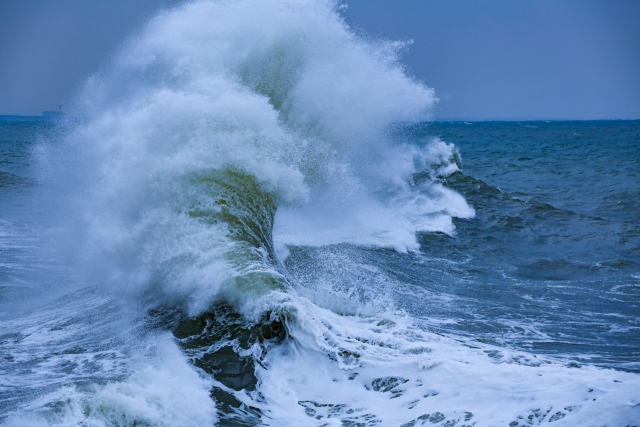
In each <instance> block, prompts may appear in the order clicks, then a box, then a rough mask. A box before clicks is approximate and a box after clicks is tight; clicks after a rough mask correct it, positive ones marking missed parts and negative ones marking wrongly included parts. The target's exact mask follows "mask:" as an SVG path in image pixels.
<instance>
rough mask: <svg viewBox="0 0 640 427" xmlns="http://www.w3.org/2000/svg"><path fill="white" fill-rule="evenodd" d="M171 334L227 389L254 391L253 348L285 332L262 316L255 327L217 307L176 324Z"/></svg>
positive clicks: (279, 338) (196, 362) (273, 339)
mask: <svg viewBox="0 0 640 427" xmlns="http://www.w3.org/2000/svg"><path fill="white" fill-rule="evenodd" d="M173 335H174V336H175V337H176V339H177V341H178V343H179V344H180V346H181V347H182V348H183V350H184V351H185V353H186V354H187V356H188V357H189V358H190V359H191V361H192V363H193V364H194V365H195V366H197V367H198V368H200V369H202V370H203V371H205V372H207V373H209V374H211V375H213V377H214V378H215V379H216V380H218V381H220V382H221V383H222V384H223V385H225V386H226V387H229V388H230V389H233V390H236V391H239V390H248V391H251V390H255V388H256V385H257V383H258V379H257V378H256V376H255V363H256V360H255V356H254V352H253V351H250V349H252V347H253V346H254V345H268V344H269V343H275V342H279V341H282V340H283V339H285V337H286V330H285V327H284V325H283V323H282V322H281V321H279V320H270V313H265V315H264V316H263V320H262V321H261V322H258V323H257V324H254V323H250V322H247V321H246V319H244V318H242V316H240V315H239V314H237V313H235V312H234V311H233V310H232V309H231V307H229V306H227V305H223V304H218V305H216V306H214V307H212V309H211V310H210V311H208V312H206V313H204V314H202V315H200V316H198V317H194V318H184V319H182V320H180V321H179V322H177V324H176V326H175V328H174V329H173Z"/></svg>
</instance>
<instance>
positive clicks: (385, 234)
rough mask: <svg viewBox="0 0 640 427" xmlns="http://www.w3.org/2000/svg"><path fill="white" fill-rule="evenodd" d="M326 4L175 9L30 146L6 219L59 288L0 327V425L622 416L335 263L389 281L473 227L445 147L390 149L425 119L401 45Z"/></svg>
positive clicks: (605, 420) (566, 379)
mask: <svg viewBox="0 0 640 427" xmlns="http://www.w3.org/2000/svg"><path fill="white" fill-rule="evenodd" d="M337 9H338V4H337V3H335V2H332V1H326V0H286V1H275V0H267V1H264V0H263V1H257V0H236V1H197V2H193V3H188V4H185V5H183V6H181V7H179V8H176V9H172V10H167V11H164V12H162V13H160V14H159V15H158V16H157V17H155V18H153V19H152V20H151V21H150V22H149V23H148V24H147V25H146V26H145V27H144V28H143V29H142V30H141V31H140V32H139V33H138V34H137V35H135V36H134V37H132V38H131V39H130V40H129V41H127V42H126V43H125V44H124V45H123V46H122V48H121V49H120V51H119V52H118V53H117V55H116V56H115V58H114V59H113V61H112V62H111V63H110V64H109V65H108V66H107V67H105V69H104V71H102V72H100V73H98V74H96V75H95V76H93V77H92V78H91V79H90V80H89V81H88V82H87V84H86V85H85V87H84V89H83V90H82V91H81V94H80V95H79V96H78V99H77V100H76V103H75V106H74V107H73V109H72V111H70V112H69V116H70V117H71V119H69V120H67V121H64V122H60V123H59V124H58V125H57V126H58V127H57V128H56V132H53V133H52V134H51V135H50V136H49V137H47V138H44V139H43V140H42V141H40V143H39V144H38V145H37V147H36V148H35V149H34V151H33V156H34V158H35V159H36V160H37V162H36V163H37V167H36V168H35V173H34V175H35V177H36V178H35V179H36V180H37V181H38V182H39V183H40V185H39V186H38V187H34V188H31V189H30V190H29V194H27V195H26V196H24V197H25V200H27V201H26V202H24V206H27V207H26V208H24V209H25V210H28V209H31V210H33V211H34V212H40V213H41V214H40V215H31V214H30V215H31V216H29V217H28V218H27V219H25V221H33V222H36V223H38V224H37V225H38V226H37V227H35V228H34V230H40V232H42V233H44V234H47V235H48V237H47V239H44V240H43V243H41V246H45V247H46V248H45V249H42V250H41V251H40V252H38V253H39V254H44V255H41V256H48V255H46V254H48V253H53V252H54V250H53V249H55V251H56V252H60V253H61V254H62V255H60V256H59V258H55V259H56V260H59V262H60V263H62V264H64V267H65V268H64V269H63V270H62V271H63V272H64V274H66V276H64V277H65V279H66V280H61V279H60V277H59V276H60V272H57V273H56V274H57V276H56V280H54V281H50V282H47V280H40V281H38V285H39V284H40V283H41V282H42V281H44V282H45V284H44V285H42V286H34V288H36V289H39V292H40V293H41V294H43V295H44V294H46V295H47V298H48V299H46V298H45V299H36V300H37V301H39V304H40V305H37V304H36V303H29V304H31V306H30V309H31V311H27V314H25V313H21V312H19V310H18V309H13V310H9V311H8V313H6V314H5V315H4V316H3V317H2V322H3V323H2V324H1V326H2V330H1V332H2V334H3V335H2V336H1V337H0V338H1V339H2V350H3V352H4V353H6V357H5V359H6V360H8V361H9V362H10V363H7V364H5V366H3V369H4V371H3V374H4V373H5V372H6V376H4V377H3V378H6V380H3V382H2V383H1V384H0V386H1V387H2V388H1V389H0V392H1V393H2V395H1V396H3V400H2V405H3V408H5V409H4V410H3V413H2V414H0V422H2V423H3V425H7V426H16V425H28V423H31V424H32V425H34V426H39V425H52V426H63V425H82V426H109V425H113V426H141V425H145V426H147V425H148V426H151V425H153V426H156V425H157V426H164V425H167V426H169V425H171V426H195V425H198V426H202V425H214V424H217V425H225V426H226V425H229V426H231V425H240V426H243V425H274V426H276V425H277V426H286V425H291V426H302V425H309V426H332V425H336V426H337V425H351V426H373V425H382V426H387V425H388V426H404V427H413V426H419V425H440V426H448V427H450V426H453V425H457V426H465V425H466V426H471V425H476V426H478V427H480V426H493V425H510V426H511V427H514V426H519V425H540V424H542V423H550V422H553V423H557V424H556V425H593V426H596V425H598V426H599V425H611V426H625V425H632V423H634V422H636V420H637V419H640V406H639V405H640V399H639V395H638V391H637V390H640V379H639V377H638V376H637V374H634V373H625V372H620V371H614V370H606V369H601V368H596V367H591V366H582V367H580V366H578V365H577V364H576V363H575V362H571V361H569V360H568V359H567V360H565V359H562V358H558V359H551V358H547V357H544V356H540V355H533V354H529V353H524V352H522V351H517V350H509V349H507V348H501V347H496V346H490V345H488V344H482V343H479V342H478V341H477V340H473V339H470V338H469V337H468V336H457V335H455V334H444V335H443V334H439V333H436V332H435V330H436V328H434V327H432V326H433V324H429V323H428V322H427V323H425V322H424V319H423V318H422V319H419V318H418V316H417V315H416V317H412V313H413V314H416V313H415V312H411V311H410V310H405V311H403V310H401V309H400V306H399V304H398V303H397V300H396V296H397V295H398V292H397V290H398V288H399V287H402V286H404V282H403V280H402V277H401V275H402V274H403V271H401V270H400V269H398V270H397V271H396V272H395V273H396V275H394V274H390V273H389V271H386V270H385V269H383V268H382V267H383V265H382V264H383V263H380V262H370V261H369V260H367V259H365V258H361V259H357V256H355V255H354V259H355V261H353V260H351V259H349V260H345V259H344V257H342V256H341V255H340V250H345V248H346V250H349V248H351V249H352V251H351V252H352V253H354V254H355V253H356V250H355V248H358V249H362V248H367V249H372V248H373V249H372V250H377V251H380V252H381V253H387V254H394V256H395V254H397V255H398V256H404V257H406V258H403V261H402V262H403V263H405V264H408V260H415V259H416V258H417V257H420V256H422V255H421V252H420V250H421V240H420V239H421V237H420V236H425V235H432V236H436V237H437V236H450V237H451V236H455V234H456V227H455V224H454V221H455V219H456V218H458V219H471V218H473V217H474V215H475V214H476V211H475V210H474V209H473V208H472V207H471V206H470V205H469V203H468V202H467V200H466V199H465V198H464V197H463V196H462V195H461V194H460V193H459V192H458V191H457V190H456V189H455V187H454V186H452V185H450V183H449V182H448V180H449V181H451V182H455V180H456V179H459V177H460V175H461V174H460V168H461V167H462V164H461V161H460V155H459V153H458V151H457V149H456V147H455V146H454V145H453V144H450V143H447V142H445V141H444V140H442V139H440V138H436V137H430V138H428V139H426V140H420V141H418V142H416V141H413V142H407V141H404V140H402V138H397V127H398V126H400V125H399V123H413V122H418V121H421V120H425V119H427V118H428V117H429V116H428V115H429V111H430V108H431V107H432V106H433V104H434V103H435V102H436V98H435V95H434V92H433V91H432V90H431V89H429V88H427V87H426V86H424V85H423V84H421V83H420V82H417V81H415V80H412V79H411V78H409V77H407V75H406V74H405V72H404V69H403V67H402V65H401V64H400V62H399V52H400V51H401V49H402V48H403V45H402V44H401V43H396V42H390V41H385V40H373V39H367V38H365V37H361V36H357V35H356V34H354V32H353V31H351V30H350V29H349V27H348V26H347V25H346V24H345V22H344V21H343V20H342V18H341V17H340V15H339V13H338V10H337ZM401 127H402V126H401ZM456 177H458V178H456ZM472 184H473V185H476V183H475V182H473V183H472ZM479 187H481V185H479ZM487 187H488V186H487ZM474 188H475V187H474ZM490 190H491V191H492V194H493V193H496V191H497V192H498V193H499V191H498V190H496V189H490ZM20 203H22V202H20ZM20 203H18V204H16V206H22V205H20ZM43 206H45V207H46V215H42V211H43V209H42V207H43ZM536 206H537V207H538V208H539V210H543V211H544V210H545V209H546V210H549V209H550V208H546V207H545V206H544V205H542V204H539V205H536ZM18 210H19V209H18ZM14 219H15V218H14ZM16 221H17V220H16ZM1 224H2V230H10V229H11V227H10V224H9V223H7V227H5V226H4V224H5V223H4V222H3V223H1ZM42 224H44V225H42ZM3 233H4V232H3ZM7 233H8V232H7ZM5 234H6V233H5ZM5 234H3V235H2V236H0V238H2V240H1V241H0V242H1V243H2V245H3V246H2V247H1V248H0V250H4V248H5V243H4V242H5V240H6V238H5ZM7 236H8V234H7ZM9 237H10V236H9ZM9 237H7V238H9ZM12 244H13V243H12ZM313 249H317V250H318V251H319V252H317V253H315V255H314V253H313ZM305 251H306V252H305ZM384 251H386V252H384ZM287 256H290V258H291V260H290V261H288V260H287ZM305 257H307V258H308V259H307V261H308V262H307V263H306V264H305ZM410 257H413V258H410ZM388 258H391V256H390V255H389V257H388ZM420 259H421V260H422V261H421V262H423V263H427V261H424V259H423V258H420ZM442 259H447V262H450V263H451V264H452V265H453V264H456V263H457V262H458V261H449V260H448V258H447V257H446V256H443V257H442ZM438 260H439V258H438ZM438 260H435V261H434V260H433V259H432V260H431V261H429V262H440V261H438ZM352 261H353V262H352ZM287 262H289V264H287ZM319 262H322V263H324V267H323V268H324V269H325V270H327V271H331V272H332V273H331V274H319V273H318V271H320V269H318V270H314V269H315V267H314V266H318V265H319V264H318V263H319ZM412 262H413V261H412ZM442 262H445V261H442ZM331 263H333V264H331ZM301 264H302V265H303V266H304V265H307V268H308V269H311V270H313V271H309V270H307V271H305V268H304V267H300V265H301ZM292 267H293V268H292ZM9 268H12V267H11V266H9ZM42 271H45V272H48V271H49V270H47V267H46V266H44V267H42ZM51 271H53V270H51ZM13 273H15V271H14V272H13ZM13 273H12V274H13ZM316 273H318V274H316ZM16 274H17V273H16ZM47 274H48V273H43V274H42V278H44V279H46V278H47V277H48V276H47ZM42 278H41V279H42ZM407 289H408V288H405V289H404V290H403V292H405V294H406V293H407ZM0 291H1V290H0ZM423 291H424V290H423ZM429 295H431V296H433V299H430V298H425V296H429ZM57 296H59V297H60V298H58V299H55V298H56V297H57ZM419 298H424V300H423V301H420V300H419ZM438 298H440V300H438ZM450 299H451V300H453V301H454V302H455V301H457V300H455V298H453V297H451V298H450ZM51 301H53V303H51ZM438 301H440V302H444V301H445V297H444V296H443V295H438V294H437V293H436V292H431V293H429V292H421V291H418V290H416V291H415V293H414V296H413V298H412V301H411V302H412V303H413V302H415V304H420V305H423V306H428V305H429V304H437V303H438ZM29 313H30V314H29ZM440 320H442V319H440ZM446 322H452V323H455V319H453V320H452V319H448V320H445V321H443V323H446ZM20 381H22V383H21V382H20ZM13 382H16V384H18V386H16V385H14V384H13Z"/></svg>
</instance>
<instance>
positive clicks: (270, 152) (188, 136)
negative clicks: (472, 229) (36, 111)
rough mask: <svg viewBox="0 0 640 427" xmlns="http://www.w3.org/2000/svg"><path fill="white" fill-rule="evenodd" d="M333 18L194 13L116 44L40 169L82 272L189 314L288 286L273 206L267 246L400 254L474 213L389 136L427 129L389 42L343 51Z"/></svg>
mask: <svg viewBox="0 0 640 427" xmlns="http://www.w3.org/2000/svg"><path fill="white" fill-rule="evenodd" d="M336 7H337V5H336V4H335V3H334V2H332V1H306V0H305V1H286V2H281V1H274V2H270V1H266V2H265V1H233V2H212V1H201V2H195V3H192V4H188V5H186V6H184V7H182V8H179V9H175V10H171V11H166V12H163V13H161V14H160V15H159V16H157V17H156V18H154V19H153V20H152V21H151V22H150V23H149V24H148V25H147V26H146V27H145V29H144V30H143V31H142V32H141V33H140V34H138V35H137V36H135V37H134V38H133V39H131V40H130V41H129V42H128V43H127V44H126V45H125V46H123V48H122V49H121V51H120V52H119V53H118V55H117V56H116V58H115V59H114V60H113V63H112V64H110V66H108V67H107V69H106V70H105V71H103V72H102V73H100V74H98V75H96V76H94V77H93V78H92V79H91V80H90V81H89V82H88V84H87V85H86V87H85V88H84V90H83V92H82V94H81V95H80V97H79V100H78V103H77V107H76V109H75V115H76V116H77V121H76V123H75V124H73V125H72V126H71V127H70V129H68V130H67V131H66V132H65V133H64V134H63V136H62V141H61V144H62V146H63V148H62V149H60V148H57V149H56V151H55V153H48V154H47V155H46V157H47V162H49V163H50V164H51V167H50V169H49V173H50V175H49V176H48V177H47V178H46V181H47V182H55V183H57V184H58V187H59V188H61V189H63V192H64V193H65V194H70V195H71V196H72V197H73V198H74V200H73V201H71V202H69V201H68V200H67V201H66V202H65V203H67V204H68V205H69V206H72V209H73V211H74V212H77V216H76V217H74V220H75V221H76V222H77V224H79V225H80V226H79V227H78V229H79V230H80V231H81V236H79V238H78V241H79V242H80V243H81V253H82V257H83V258H84V259H83V265H86V266H90V267H91V268H93V269H95V271H94V273H96V274H97V275H96V277H99V278H100V280H101V281H105V278H107V280H106V281H107V282H109V283H119V284H120V285H121V286H123V287H126V288H127V289H134V290H135V291H136V292H138V291H141V292H147V291H149V290H151V289H152V288H153V290H152V292H155V293H156V294H157V295H160V294H164V295H166V296H167V297H169V298H171V299H172V300H173V299H175V298H181V299H183V300H184V301H185V302H186V303H187V304H188V305H189V310H190V313H191V314H197V313H199V312H201V311H202V310H205V309H206V308H207V307H209V305H210V304H211V303H212V302H213V301H215V299H216V298H217V296H218V295H221V294H225V296H224V297H223V298H224V299H229V298H231V299H233V298H236V293H237V292H238V291H244V290H247V291H249V292H251V293H255V294H256V295H262V294H264V293H265V292H269V291H270V290H273V289H282V288H283V286H284V284H285V282H286V280H285V279H284V276H285V273H284V272H283V270H282V267H281V265H280V263H279V262H278V260H277V257H276V254H275V252H276V251H275V247H274V243H273V237H272V230H273V223H274V216H275V215H276V211H277V210H278V209H279V208H284V209H283V214H281V215H280V214H279V215H278V221H277V222H278V235H279V236H280V239H279V240H280V242H279V247H282V245H284V244H286V243H298V244H300V243H304V244H324V243H339V242H342V241H348V242H353V243H362V244H372V245H380V246H387V247H393V248H396V249H398V250H400V251H406V250H411V249H416V248H417V244H416V241H415V237H414V233H415V232H416V231H420V230H438V231H444V232H449V233H451V232H452V231H453V226H452V223H451V217H452V216H454V215H457V216H465V217H468V216H471V215H473V210H472V209H471V208H469V206H468V205H467V204H466V203H465V202H464V200H463V199H462V198H461V197H460V196H458V195H457V194H456V193H454V192H452V191H451V190H447V189H446V188H444V187H443V186H441V185H439V184H438V183H436V182H434V181H433V180H429V179H428V180H424V179H423V180H422V181H421V183H418V182H417V181H416V180H414V176H415V175H416V174H418V173H421V172H425V171H431V170H435V169H434V168H435V167H438V168H440V169H446V173H451V172H452V171H454V170H457V166H456V164H455V162H454V159H453V158H454V156H455V151H454V149H453V146H449V145H447V144H445V143H442V142H436V143H434V144H432V145H430V146H427V147H422V148H421V147H416V146H409V145H404V146H403V145H400V144H397V143H394V142H393V141H392V139H391V138H390V136H389V130H390V129H389V128H390V125H392V124H394V123H398V122H407V121H417V120H423V119H425V118H426V117H428V116H427V114H428V111H429V108H430V107H431V106H432V105H433V103H434V102H435V97H434V94H433V91H432V90H431V89H429V88H426V87H425V86H423V85H422V84H420V83H418V82H415V81H413V80H411V79H410V78H408V77H406V75H405V74H404V72H403V68H402V66H401V65H400V64H399V62H398V55H399V50H400V49H401V47H402V44H399V43H393V42H387V41H367V40H365V39H363V38H362V37H358V36H356V35H355V34H354V33H353V32H352V31H350V29H349V28H348V26H347V25H346V24H345V23H344V21H343V20H342V18H341V17H340V16H339V14H338V13H337V12H336ZM77 122H80V123H77ZM52 158H55V160H53V161H52V160H51V159H52ZM52 162H53V163H52ZM63 199H64V197H63Z"/></svg>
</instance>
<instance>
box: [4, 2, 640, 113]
mask: <svg viewBox="0 0 640 427" xmlns="http://www.w3.org/2000/svg"><path fill="white" fill-rule="evenodd" d="M179 3H181V1H178V0H136V1H124V0H111V1H108V2H107V1H101V2H93V1H91V2H89V1H86V0H57V1H55V2H53V1H46V0H21V1H19V2H18V1H15V2H13V1H4V2H0V114H24V115H31V114H40V113H41V112H42V110H45V109H56V108H58V106H59V105H61V104H62V105H63V109H64V104H65V103H66V102H67V100H68V99H69V98H70V97H72V96H73V94H74V91H75V90H76V88H77V87H78V86H79V85H80V84H81V83H82V81H83V80H84V79H85V78H86V77H88V76H89V75H90V74H92V73H93V72H95V71H97V70H98V69H99V68H100V67H101V66H102V65H103V64H105V63H106V62H107V61H108V60H109V58H110V56H111V55H112V54H113V52H114V51H115V50H116V49H117V48H118V46H119V44H120V43H122V41H123V40H124V39H125V38H126V37H127V36H129V35H130V34H132V33H133V32H135V30H136V28H138V27H139V26H141V25H142V24H143V23H144V22H145V21H146V20H147V19H148V18H149V17H150V16H152V15H153V14H154V13H155V12H156V11H157V10H158V9H160V8H161V7H171V6H173V5H176V4H179ZM347 3H348V5H349V7H348V8H347V9H346V10H344V11H343V12H342V13H343V15H344V17H345V19H346V21H347V22H348V23H350V24H351V25H352V26H354V28H356V29H357V30H358V31H363V32H366V33H368V34H371V35H373V36H376V37H385V38H391V39H400V40H409V39H412V40H413V45H411V46H410V47H409V49H408V51H407V53H406V54H405V56H404V59H403V60H404V62H405V63H406V64H407V71H408V72H409V73H410V74H412V75H413V76H414V77H416V78H417V79H419V80H421V81H423V82H424V83H426V84H427V85H428V86H430V87H433V88H434V89H435V90H436V94H437V96H438V97H439V98H440V102H439V103H438V104H437V106H436V109H435V114H434V117H435V118H472V119H511V118H515V119H526V118H544V119H563V118H574V119H599V118H603V119H611V118H636V119H637V118H640V2H639V1H635V0H535V1H534V0H520V1H507V0H504V1H496V0H482V1H480V0H438V1H430V0H396V1H390V0H349V1H347Z"/></svg>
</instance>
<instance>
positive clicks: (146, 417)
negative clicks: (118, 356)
mask: <svg viewBox="0 0 640 427" xmlns="http://www.w3.org/2000/svg"><path fill="white" fill-rule="evenodd" d="M154 338H155V340H154V342H153V344H151V345H150V346H149V347H147V348H146V350H145V351H144V352H143V353H142V354H141V355H140V356H141V358H142V356H144V359H143V360H137V361H135V362H133V363H131V365H132V366H131V368H132V369H133V370H134V373H133V374H131V375H130V376H128V377H127V378H125V379H123V380H120V381H111V382H109V383H107V384H106V385H98V384H95V383H94V384H89V385H84V386H83V385H78V386H66V387H62V388H60V389H58V390H56V391H55V392H53V393H49V394H46V395H45V396H42V397H40V398H38V399H36V400H34V401H32V402H30V403H29V404H28V405H24V406H23V407H21V408H20V410H19V411H17V412H16V413H13V414H9V416H8V418H7V419H6V420H5V421H4V423H3V425H4V426H7V427H18V426H20V427H23V426H29V427H31V426H33V427H39V426H56V427H62V426H72V425H74V426H75V425H82V426H88V427H89V426H90V427H107V426H134V425H153V426H158V427H163V426H167V427H173V426H185V427H200V426H204V425H213V424H214V422H215V421H216V409H215V403H214V401H213V400H211V398H210V397H209V389H210V387H211V381H209V380H206V379H203V378H201V377H199V376H198V374H197V373H196V372H195V371H194V370H193V368H192V367H191V366H189V364H188V363H187V361H186V359H185V357H184V356H183V355H182V354H181V352H180V350H179V349H178V348H177V346H176V345H175V344H174V343H173V342H172V341H171V339H170V338H169V337H168V336H163V337H154ZM52 407H53V408H56V410H55V411H53V412H51V411H50V408H52Z"/></svg>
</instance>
